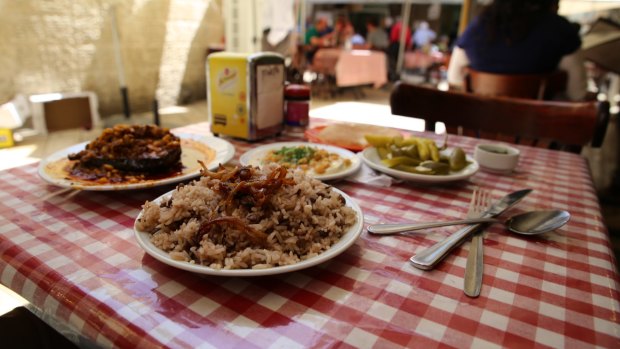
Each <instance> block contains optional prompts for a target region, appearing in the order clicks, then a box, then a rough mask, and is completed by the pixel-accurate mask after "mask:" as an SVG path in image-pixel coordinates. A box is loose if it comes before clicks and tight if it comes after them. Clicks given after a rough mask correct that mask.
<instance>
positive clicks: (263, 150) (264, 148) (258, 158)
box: [239, 142, 362, 181]
mask: <svg viewBox="0 0 620 349" xmlns="http://www.w3.org/2000/svg"><path fill="white" fill-rule="evenodd" d="M297 146H308V147H314V148H318V149H324V150H326V151H328V152H330V153H335V154H338V155H340V156H341V157H342V158H343V159H349V160H351V166H349V167H347V168H345V169H342V170H341V171H338V172H334V173H329V174H324V175H311V174H309V175H310V176H312V177H314V178H316V179H318V180H321V181H329V180H333V179H340V178H344V177H346V176H349V175H351V174H353V173H355V172H357V170H359V168H360V166H361V165H362V162H361V161H360V159H359V158H358V157H357V156H355V154H354V153H353V152H351V151H349V150H347V149H343V148H340V147H336V146H333V145H327V144H319V143H308V142H281V143H271V144H265V145H261V146H260V147H256V148H254V149H252V150H248V151H247V152H245V153H243V154H242V155H241V157H240V158H239V162H240V163H241V165H243V166H247V165H252V166H259V167H260V166H261V165H264V163H263V161H262V160H263V159H264V158H265V156H267V153H269V152H270V151H272V150H278V149H280V148H282V147H297Z"/></svg>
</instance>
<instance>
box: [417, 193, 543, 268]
mask: <svg viewBox="0 0 620 349" xmlns="http://www.w3.org/2000/svg"><path fill="white" fill-rule="evenodd" d="M531 192H532V189H523V190H518V191H515V192H512V193H510V194H508V195H506V196H504V197H503V198H501V199H500V200H499V201H497V202H496V203H494V204H493V205H491V207H489V209H488V210H486V211H484V213H483V214H482V216H481V217H482V218H489V217H497V216H499V215H500V214H501V213H503V212H504V211H506V210H507V209H509V208H511V207H512V206H514V205H516V204H517V203H518V202H519V201H521V199H523V198H524V197H526V196H527V195H528V194H529V193H531ZM481 225H482V224H480V223H478V224H472V225H469V226H467V227H464V228H462V229H459V230H457V231H456V232H454V233H453V234H451V235H450V236H448V237H447V238H445V239H443V240H441V241H439V242H437V243H435V244H434V245H432V246H431V247H429V248H427V249H425V250H424V251H422V252H419V253H417V254H416V255H415V256H413V257H411V258H410V259H409V262H411V264H413V266H414V267H416V268H419V269H423V270H430V269H433V267H435V265H436V264H437V263H439V261H441V260H442V259H444V258H445V257H446V256H447V255H448V254H449V252H450V251H452V250H453V249H454V248H455V247H456V246H458V245H460V244H461V243H462V242H463V241H464V240H465V238H467V237H468V236H470V235H471V234H472V233H474V232H476V231H477V230H478V229H479V228H480V227H481Z"/></svg>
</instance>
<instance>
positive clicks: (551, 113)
mask: <svg viewBox="0 0 620 349" xmlns="http://www.w3.org/2000/svg"><path fill="white" fill-rule="evenodd" d="M390 106H391V108H392V114H395V115H404V116H411V117H416V118H420V119H424V120H425V122H426V129H427V130H434V128H435V123H436V122H443V123H445V124H446V129H447V131H448V132H449V133H457V131H458V130H459V129H460V130H462V131H463V132H458V133H461V134H465V135H472V136H476V137H479V138H486V139H496V140H501V141H506V142H511V143H517V144H526V145H531V146H539V147H541V146H542V147H547V148H550V149H558V150H565V151H570V152H574V153H579V152H580V151H581V148H582V146H584V145H587V144H589V143H591V146H592V147H600V146H601V145H602V143H603V139H604V137H605V131H606V129H607V124H608V122H609V103H608V102H606V101H605V102H595V101H592V102H559V101H538V100H532V99H522V98H509V97H488V96H481V95H477V94H473V93H465V92H457V91H440V90H437V89H434V88H428V87H423V86H418V85H411V84H406V83H402V82H401V83H397V84H396V85H395V87H394V89H393V90H392V93H391V95H390Z"/></svg>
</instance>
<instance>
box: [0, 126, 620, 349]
mask: <svg viewBox="0 0 620 349" xmlns="http://www.w3.org/2000/svg"><path fill="white" fill-rule="evenodd" d="M182 131H184V132H197V133H203V134H204V133H207V132H208V125H205V124H198V125H192V126H188V127H186V128H184V129H183V130H182ZM290 139H295V137H294V136H288V137H283V140H290ZM273 141H274V140H273V139H271V140H267V141H265V142H262V143H267V142H273ZM231 142H232V143H234V145H235V146H236V158H238V156H239V155H240V154H242V153H243V152H244V151H246V150H248V149H250V148H252V147H254V146H256V145H257V144H262V143H245V142H240V141H231ZM451 143H452V144H453V145H460V146H462V147H463V148H464V149H465V150H466V151H467V152H468V153H470V154H471V153H472V152H473V147H474V145H475V144H476V143H477V140H475V139H470V138H465V137H456V136H455V137H452V138H451ZM520 149H521V151H522V155H521V161H520V166H519V168H518V170H517V171H516V173H514V174H512V175H503V176H502V175H494V174H489V173H484V172H479V173H477V174H476V175H474V176H473V177H471V178H470V179H469V180H467V181H463V182H458V183H451V184H446V185H441V186H429V185H416V184H411V183H397V184H394V185H392V186H391V187H372V186H369V185H366V184H362V183H351V182H347V181H340V182H337V183H334V184H333V185H334V186H336V187H338V188H339V189H342V190H343V191H344V192H346V193H347V194H349V195H350V196H351V197H352V198H354V199H355V200H356V201H357V202H358V203H359V205H360V206H361V207H362V210H363V211H364V218H365V225H367V224H371V223H378V222H405V221H431V220H445V219H451V218H461V217H463V216H464V215H465V213H466V211H467V207H468V203H469V196H470V194H471V192H472V190H473V188H474V187H475V186H480V187H483V188H487V189H489V190H492V193H493V195H494V196H495V197H500V196H502V195H504V194H506V193H508V192H511V191H514V190H517V189H523V188H532V189H534V192H533V193H532V194H530V195H529V196H528V197H526V198H525V199H524V200H523V201H522V202H521V203H520V204H519V205H518V207H517V208H515V209H513V210H512V211H511V213H515V212H519V211H526V210H535V209H565V210H568V211H570V213H571V214H572V219H571V220H570V222H569V223H568V224H567V225H566V226H565V227H563V228H561V229H560V230H558V231H556V232H552V233H548V234H546V235H544V236H541V237H537V238H524V237H521V236H516V235H510V234H509V233H507V232H506V231H505V230H504V229H503V228H502V227H501V226H499V225H496V226H493V227H491V228H489V229H488V230H487V232H486V236H485V240H484V253H485V259H484V261H485V265H484V284H483V287H482V294H481V296H480V297H479V298H476V299H472V298H468V297H467V296H465V295H464V293H463V291H462V285H463V273H464V268H465V261H466V256H467V250H468V246H469V244H468V243H465V244H464V245H463V246H462V247H460V248H457V249H456V250H455V251H454V252H453V254H452V255H451V256H449V257H448V258H446V259H445V260H444V261H443V262H442V263H441V264H439V265H438V266H437V268H435V269H434V270H432V271H422V270H418V269H416V268H414V267H413V266H412V265H410V264H409V262H408V259H409V257H411V255H413V254H415V253H416V252H418V251H421V250H422V249H424V248H426V247H428V246H430V245H432V244H433V243H434V242H436V241H438V240H440V239H442V238H444V237H446V236H447V235H448V234H449V233H450V232H452V231H454V230H456V229H458V228H455V227H446V228H440V229H434V230H432V231H428V232H421V233H417V234H411V235H409V236H385V237H375V236H370V235H368V233H367V232H365V231H364V232H363V233H362V236H361V238H360V239H359V240H358V241H357V242H356V243H355V244H354V245H353V246H352V247H351V248H349V249H348V250H347V251H345V252H344V253H342V254H341V255H339V256H337V257H336V258H334V259H332V260H330V261H329V262H326V263H324V264H322V265H319V266H316V267H312V268H309V269H305V270H302V271H298V272H293V273H289V274H282V275H275V276H269V277H256V278H225V277H208V276H200V275H196V274H193V273H190V272H186V271H182V270H179V269H175V268H173V267H170V266H167V265H165V264H163V263H160V262H159V261H157V260H155V259H153V258H151V257H150V256H149V255H147V254H145V252H144V251H143V250H142V249H141V248H140V247H139V246H138V244H137V242H136V240H135V239H134V236H133V230H132V226H133V223H134V219H135V217H136V216H137V214H138V212H139V210H140V206H141V205H142V204H143V203H144V201H145V200H147V199H154V198H156V197H157V196H159V195H161V194H163V193H164V192H166V191H169V190H171V189H172V187H170V186H169V187H162V188H152V189H149V190H142V191H128V192H79V193H77V194H62V195H53V194H52V193H55V192H58V191H59V190H61V189H60V188H57V187H54V186H51V185H48V184H46V183H45V182H43V181H42V180H41V179H40V178H39V177H38V175H37V170H36V165H30V166H24V167H19V168H15V169H11V170H8V171H3V172H0V179H1V180H0V256H1V259H0V281H1V282H2V284H4V285H6V286H8V287H10V288H11V289H13V290H14V291H16V292H17V293H19V294H20V295H22V296H23V297H25V298H26V299H27V300H28V301H30V302H31V303H32V305H33V306H34V307H36V308H38V309H39V310H40V311H41V314H42V316H43V317H44V318H46V319H48V320H50V321H52V322H56V323H64V324H66V325H67V327H68V328H69V329H70V330H71V331H72V332H73V333H75V334H79V336H81V337H83V338H86V339H87V340H89V341H91V342H95V343H97V344H99V345H100V346H102V347H129V348H136V347H142V348H154V347H163V346H168V347H174V348H214V347H223V348H299V347H345V348H370V347H377V348H401V347H402V348H405V347H407V348H411V347H420V348H436V347H457V348H465V347H473V348H482V347H484V348H493V347H520V348H523V347H527V348H530V347H551V348H582V347H594V346H598V347H608V348H614V347H615V348H618V347H620V325H619V321H620V310H619V309H620V304H619V301H618V300H619V299H620V297H619V291H618V290H619V282H618V281H619V280H618V273H617V270H616V268H615V261H614V257H613V254H612V251H611V250H610V242H609V238H608V235H607V231H606V229H605V227H604V225H603V223H602V219H601V211H600V207H599V205H598V202H597V197H596V195H595V192H594V190H593V186H592V181H591V178H590V174H589V170H588V167H587V163H586V161H585V160H584V159H583V158H581V157H579V156H577V155H574V154H569V153H562V152H556V151H549V150H544V149H535V148H529V147H520ZM235 161H236V160H235ZM50 194H52V195H50Z"/></svg>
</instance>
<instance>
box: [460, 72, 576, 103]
mask: <svg viewBox="0 0 620 349" xmlns="http://www.w3.org/2000/svg"><path fill="white" fill-rule="evenodd" d="M465 90H466V91H467V92H472V93H477V94H480V95H484V96H496V97H514V98H530V99H551V98H553V96H554V95H556V94H557V93H559V92H562V91H565V90H566V73H565V72H564V71H559V70H558V71H556V72H553V73H549V74H494V73H486V72H481V71H477V70H474V69H472V68H467V70H466V73H465Z"/></svg>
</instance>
